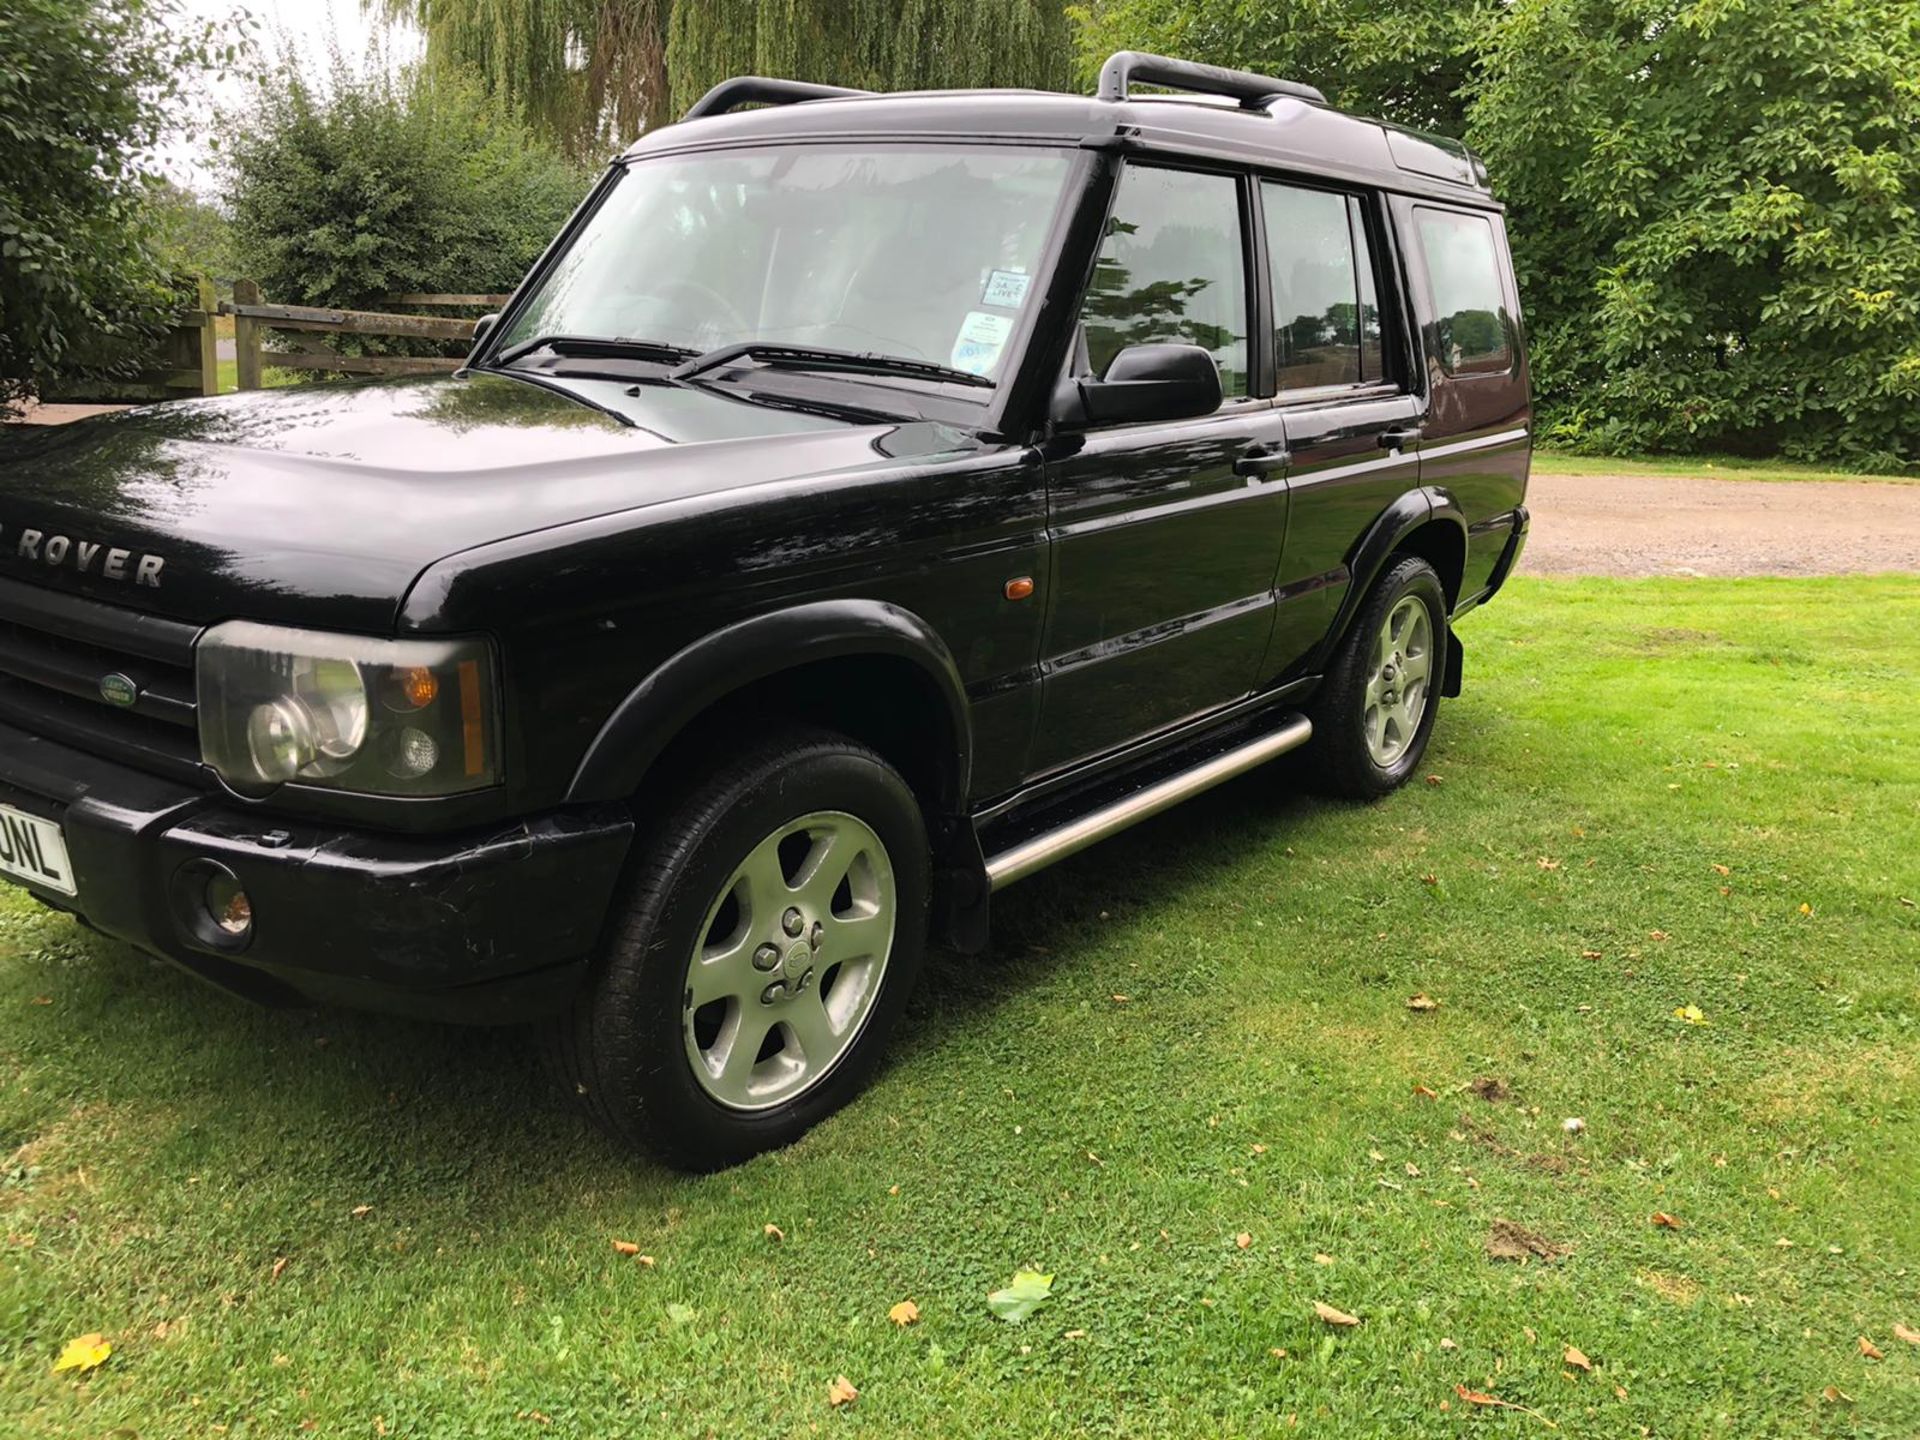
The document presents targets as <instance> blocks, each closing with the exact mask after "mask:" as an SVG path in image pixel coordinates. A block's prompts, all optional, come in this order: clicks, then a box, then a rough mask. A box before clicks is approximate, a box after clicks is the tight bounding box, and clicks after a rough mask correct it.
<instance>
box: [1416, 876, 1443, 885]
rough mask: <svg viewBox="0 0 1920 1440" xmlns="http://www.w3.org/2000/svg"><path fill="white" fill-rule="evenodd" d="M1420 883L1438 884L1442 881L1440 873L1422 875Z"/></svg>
mask: <svg viewBox="0 0 1920 1440" xmlns="http://www.w3.org/2000/svg"><path fill="white" fill-rule="evenodd" d="M1420 883H1421V884H1422V885H1438V884H1439V883H1440V877H1439V876H1438V875H1422V876H1421V877H1420Z"/></svg>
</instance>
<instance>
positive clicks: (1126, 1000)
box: [1108, 995, 1133, 1005]
mask: <svg viewBox="0 0 1920 1440" xmlns="http://www.w3.org/2000/svg"><path fill="white" fill-rule="evenodd" d="M1108 998H1110V999H1111V1000H1112V1001H1113V1003H1114V1004H1116V1005H1131V1004H1132V1003H1133V997H1132V996H1131V995H1113V996H1110V997H1108Z"/></svg>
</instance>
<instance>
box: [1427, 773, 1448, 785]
mask: <svg viewBox="0 0 1920 1440" xmlns="http://www.w3.org/2000/svg"><path fill="white" fill-rule="evenodd" d="M1446 783H1447V782H1446V780H1445V779H1444V778H1443V777H1442V776H1439V775H1429V776H1427V784H1429V785H1444V784H1446Z"/></svg>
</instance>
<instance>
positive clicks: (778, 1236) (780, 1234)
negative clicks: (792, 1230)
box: [762, 1221, 787, 1240]
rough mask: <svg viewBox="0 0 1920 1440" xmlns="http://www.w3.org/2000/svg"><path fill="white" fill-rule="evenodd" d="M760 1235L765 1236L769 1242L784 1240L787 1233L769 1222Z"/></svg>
mask: <svg viewBox="0 0 1920 1440" xmlns="http://www.w3.org/2000/svg"><path fill="white" fill-rule="evenodd" d="M762 1233H763V1234H765V1235H766V1237H767V1239H769V1240H784V1239H786V1238H787V1232H786V1231H784V1230H782V1229H781V1228H780V1227H779V1226H778V1225H775V1224H773V1223H772V1222H771V1221H769V1222H768V1223H767V1227H766V1229H765V1230H764V1231H763V1232H762Z"/></svg>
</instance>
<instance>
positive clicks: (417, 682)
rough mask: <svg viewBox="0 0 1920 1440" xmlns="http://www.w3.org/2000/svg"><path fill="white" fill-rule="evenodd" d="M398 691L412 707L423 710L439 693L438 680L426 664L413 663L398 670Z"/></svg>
mask: <svg viewBox="0 0 1920 1440" xmlns="http://www.w3.org/2000/svg"><path fill="white" fill-rule="evenodd" d="M400 693H401V694H402V695H403V696H405V697H406V701H407V704H408V705H409V706H410V707H411V708H412V709H415V710H424V709H426V708H427V706H429V705H431V704H432V703H433V697H434V696H436V695H438V694H439V693H440V681H439V679H438V678H437V677H436V676H435V675H434V673H433V671H431V670H429V669H427V667H426V666H424V665H415V666H413V667H412V668H410V669H407V670H402V671H401V672H400Z"/></svg>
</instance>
